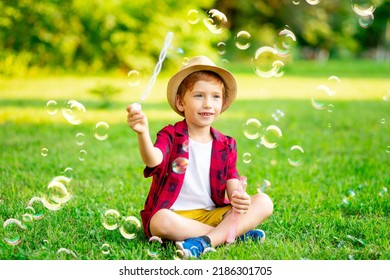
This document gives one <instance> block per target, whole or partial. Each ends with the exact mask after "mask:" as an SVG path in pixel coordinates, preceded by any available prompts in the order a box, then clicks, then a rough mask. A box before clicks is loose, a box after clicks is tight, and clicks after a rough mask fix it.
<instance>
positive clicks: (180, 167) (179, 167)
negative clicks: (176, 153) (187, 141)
mask: <svg viewBox="0 0 390 280" xmlns="http://www.w3.org/2000/svg"><path fill="white" fill-rule="evenodd" d="M187 166H188V159H186V158H184V157H178V158H177V159H175V160H174V161H173V163H172V171H173V172H175V173H177V174H184V173H185V172H186V170H187Z"/></svg>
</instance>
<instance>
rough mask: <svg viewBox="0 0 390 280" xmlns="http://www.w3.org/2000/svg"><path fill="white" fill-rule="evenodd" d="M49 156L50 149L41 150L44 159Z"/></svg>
mask: <svg viewBox="0 0 390 280" xmlns="http://www.w3.org/2000/svg"><path fill="white" fill-rule="evenodd" d="M48 154H49V150H48V148H42V150H41V155H42V156H43V157H47V155H48Z"/></svg>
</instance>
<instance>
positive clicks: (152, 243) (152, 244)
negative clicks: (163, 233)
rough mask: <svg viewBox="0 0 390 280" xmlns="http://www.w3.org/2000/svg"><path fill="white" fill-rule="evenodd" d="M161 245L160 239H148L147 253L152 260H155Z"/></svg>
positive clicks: (156, 237)
mask: <svg viewBox="0 0 390 280" xmlns="http://www.w3.org/2000/svg"><path fill="white" fill-rule="evenodd" d="M162 244H163V242H162V240H161V238H160V237H158V236H152V237H151V238H150V239H149V248H148V251H147V253H148V255H149V256H151V257H152V258H157V257H158V256H159V255H160V252H161V245H162Z"/></svg>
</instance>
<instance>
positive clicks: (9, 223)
mask: <svg viewBox="0 0 390 280" xmlns="http://www.w3.org/2000/svg"><path fill="white" fill-rule="evenodd" d="M26 228H27V227H26V226H24V225H23V224H22V222H21V221H19V220H17V219H14V218H10V219H8V220H6V221H5V222H4V223H3V233H4V241H5V243H7V244H9V245H12V246H16V245H18V244H20V242H22V238H21V236H20V234H21V232H22V230H25V229H26Z"/></svg>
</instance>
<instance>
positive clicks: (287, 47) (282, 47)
mask: <svg viewBox="0 0 390 280" xmlns="http://www.w3.org/2000/svg"><path fill="white" fill-rule="evenodd" d="M296 41H297V38H296V36H295V34H294V32H292V31H291V30H290V29H289V27H288V26H286V27H285V28H284V29H283V30H282V31H280V32H279V37H278V38H277V43H276V44H275V45H274V48H275V49H276V50H277V52H278V54H279V55H280V56H287V55H288V54H289V53H290V51H291V48H292V47H293V46H294V45H295V43H296Z"/></svg>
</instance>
